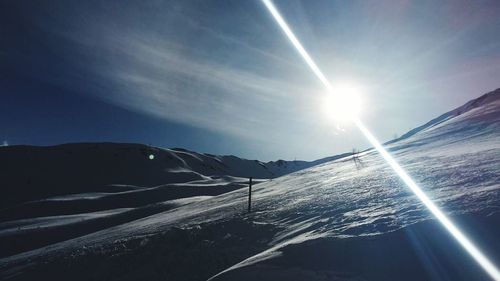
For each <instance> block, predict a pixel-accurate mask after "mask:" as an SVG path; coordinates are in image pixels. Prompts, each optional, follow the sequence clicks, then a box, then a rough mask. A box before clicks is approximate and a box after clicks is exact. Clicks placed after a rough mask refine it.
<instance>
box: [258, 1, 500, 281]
mask: <svg viewBox="0 0 500 281" xmlns="http://www.w3.org/2000/svg"><path fill="white" fill-rule="evenodd" d="M262 2H263V3H264V5H265V6H266V8H267V9H268V10H269V12H270V13H271V15H272V16H273V18H274V20H276V22H277V23H278V25H279V26H280V27H281V29H282V30H283V32H284V33H285V35H286V36H287V37H288V39H289V40H290V42H291V43H292V44H293V46H294V47H295V48H296V49H297V51H298V52H299V54H300V55H301V56H302V58H303V59H304V60H305V62H306V63H307V65H308V66H309V67H310V68H311V70H312V71H313V72H314V74H315V75H316V76H317V77H318V79H319V80H320V81H321V83H323V85H324V86H325V87H326V88H327V90H328V92H332V90H333V87H332V85H331V84H330V82H329V81H328V79H326V77H325V75H324V74H323V73H322V72H321V70H320V69H319V67H318V66H317V65H316V63H315V62H314V61H313V59H312V58H311V57H310V56H309V54H308V53H307V51H306V50H305V49H304V47H303V46H302V44H301V43H300V42H299V40H298V39H297V37H295V35H294V34H293V32H292V30H291V29H290V27H289V26H288V24H287V23H286V21H285V20H284V19H283V17H282V16H281V15H280V13H279V12H278V10H277V9H276V7H275V6H274V4H273V3H272V1H271V0H262ZM346 95H348V93H347V94H346ZM351 95H352V94H351ZM337 99H339V100H341V99H344V100H348V99H353V98H352V97H349V98H337ZM348 104H350V105H353V104H356V103H355V102H352V101H351V102H348ZM348 112H349V113H348V114H347V116H353V117H352V120H353V121H354V123H355V124H356V126H357V127H358V128H359V130H360V131H361V132H362V133H363V135H364V136H365V137H366V138H367V139H368V141H369V142H370V143H371V144H372V145H373V147H374V148H375V149H376V150H377V152H378V153H379V154H380V155H381V156H382V157H383V158H384V160H385V161H386V162H387V163H388V164H389V166H391V168H392V169H393V170H394V172H396V174H397V175H398V176H399V177H400V178H401V179H402V180H403V182H404V183H405V184H406V185H407V186H408V187H409V188H410V190H411V191H412V192H413V193H414V194H415V195H416V196H417V197H418V199H420V201H421V202H422V203H423V204H424V205H425V206H426V207H427V209H429V211H430V212H431V213H432V214H433V215H434V216H435V217H436V218H437V219H438V220H439V222H440V223H441V224H442V225H443V226H444V227H445V228H446V230H448V232H449V233H450V234H451V235H452V236H453V237H454V238H455V239H456V240H457V241H458V242H459V243H460V245H462V247H463V248H464V249H465V250H466V251H467V252H468V253H469V254H470V255H471V257H472V258H474V260H475V261H476V262H477V263H478V264H479V265H480V266H481V267H482V268H483V269H484V271H486V272H487V273H488V274H489V275H490V276H491V277H492V278H493V279H494V280H497V281H500V271H498V269H497V268H496V267H495V265H494V264H493V263H492V262H491V261H490V260H488V258H487V257H486V256H484V255H483V253H482V252H481V251H480V250H479V249H478V248H477V247H476V246H475V245H474V244H473V243H472V242H471V241H470V240H469V239H468V238H467V237H466V236H465V235H464V234H463V233H462V232H461V231H460V230H459V229H458V228H457V227H456V226H455V225H454V224H453V222H452V221H451V220H450V219H449V218H448V217H447V216H446V215H445V214H444V213H443V212H442V211H441V210H440V209H439V208H438V207H437V206H436V205H435V204H434V203H433V202H432V200H431V199H430V198H429V197H428V196H427V195H426V194H425V193H424V191H423V190H422V189H420V187H419V186H418V185H417V184H416V183H415V181H413V179H412V178H411V177H410V176H409V175H408V174H407V173H406V171H405V170H404V169H403V168H402V167H401V166H400V165H399V164H398V162H397V161H396V160H395V159H394V158H393V157H392V156H391V155H390V154H389V152H388V151H387V150H386V149H385V148H384V147H383V146H382V144H381V143H380V142H379V141H378V140H377V139H376V138H375V137H374V136H373V135H372V133H371V132H370V131H369V130H368V129H367V128H366V127H365V126H364V124H363V123H362V122H361V120H359V119H358V118H357V116H356V115H357V114H352V110H351V109H348ZM358 113H359V112H358Z"/></svg>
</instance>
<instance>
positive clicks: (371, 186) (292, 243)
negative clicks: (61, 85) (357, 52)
mask: <svg viewBox="0 0 500 281" xmlns="http://www.w3.org/2000/svg"><path fill="white" fill-rule="evenodd" d="M499 96H500V94H499V92H498V91H495V92H494V94H488V95H486V97H487V98H482V99H481V98H479V99H477V100H479V101H481V102H477V103H475V104H474V103H471V104H469V106H468V107H466V109H467V110H465V111H461V112H460V114H455V115H453V116H449V118H446V120H440V121H438V122H435V123H434V124H433V125H432V126H427V127H426V128H425V129H422V130H419V131H418V132H417V133H415V134H413V135H411V136H409V137H407V138H405V139H401V140H400V141H398V142H394V143H391V144H389V145H387V148H388V149H389V150H390V151H391V153H392V154H393V156H394V157H395V158H396V159H397V161H398V162H399V163H400V164H401V165H402V166H403V167H404V169H405V170H407V172H408V174H409V175H410V176H411V177H412V178H413V179H414V180H415V181H416V182H417V183H418V184H419V185H420V186H421V187H422V189H423V190H424V191H425V192H426V193H427V194H428V196H429V197H430V198H431V199H432V200H433V201H434V202H435V203H436V205H437V206H439V207H440V208H442V210H443V211H444V212H445V213H446V214H447V215H448V216H450V217H451V218H452V219H453V221H455V222H456V223H458V225H459V226H460V228H461V229H463V230H464V231H465V233H467V234H468V235H469V237H471V238H472V239H473V241H474V242H476V244H477V246H478V247H479V248H480V249H482V250H484V251H485V253H486V254H487V255H488V257H490V258H491V260H492V262H493V263H494V264H499V263H500V241H499V240H498V237H499V235H500V225H499V224H498V220H499V219H500V207H499V206H500V184H499V182H500V170H499V167H500V143H499V141H498V140H499V139H500V103H499V102H498V101H499ZM239 180H240V179H238V178H235V179H234V183H238V181H239ZM213 181H216V179H206V180H199V181H197V182H198V185H200V186H202V187H203V188H205V187H206V186H205V185H207V184H209V182H210V185H214V184H216V183H214V182H213ZM191 184H192V183H184V184H174V185H166V186H163V187H161V186H160V187H154V188H148V189H146V190H142V189H140V190H130V191H126V192H123V193H120V194H118V198H116V195H114V197H111V198H110V199H107V200H111V201H106V204H107V205H109V202H115V204H117V203H116V202H118V203H120V202H123V200H127V198H129V197H130V198H132V199H133V201H136V200H139V198H142V196H138V195H140V194H144V192H148V193H149V194H150V196H151V194H153V196H158V194H163V193H164V192H167V191H170V189H171V188H172V187H174V188H177V187H179V186H181V185H182V186H183V187H186V186H191ZM191 187H194V186H191ZM180 190H182V189H179V190H176V192H180ZM109 196H110V195H106V196H105V198H106V197H108V198H109ZM92 198H95V197H92ZM92 198H91V199H88V200H87V201H92V200H94V201H92V202H95V200H96V199H92ZM147 198H149V196H146V199H147ZM252 198H253V199H252V202H253V207H252V212H251V213H248V212H247V199H248V191H247V189H237V190H233V191H230V192H226V193H223V194H219V195H217V196H210V197H206V196H205V197H191V198H185V199H176V200H168V201H164V202H159V203H156V204H153V205H145V206H143V207H140V208H123V207H120V206H121V205H119V204H117V205H113V206H114V209H112V210H109V209H108V211H107V213H103V212H91V213H82V214H80V215H78V216H76V217H75V216H48V217H40V218H34V219H21V220H12V221H6V222H3V223H0V239H2V242H3V244H2V245H10V244H12V245H14V244H15V243H13V242H12V241H17V242H19V241H23V242H24V243H28V242H32V241H31V240H30V239H32V240H37V239H40V238H39V237H40V236H41V235H40V233H43V231H45V233H47V234H51V235H52V234H54V233H55V234H60V233H61V228H59V230H57V228H56V227H54V226H53V225H55V224H67V225H69V226H70V229H72V230H75V231H76V230H78V228H81V227H89V226H92V227H94V228H93V229H100V231H93V232H91V233H88V232H87V233H88V234H86V235H81V234H79V235H76V236H73V237H76V238H73V239H64V240H65V241H62V242H59V243H51V244H50V245H49V246H45V247H40V246H37V247H31V248H27V249H25V250H24V251H22V252H17V254H15V255H8V256H5V257H4V258H2V259H0V277H1V278H2V279H8V280H33V279H37V278H38V279H40V278H47V279H57V280H67V279H73V280H92V279H108V280H120V281H123V280H144V279H147V280H207V279H211V280H219V281H220V280H256V279H258V280H261V281H265V280H294V281H298V280H337V281H338V280H341V281H347V280H349V281H353V280H357V281H361V280H376V281H382V280H411V281H417V280H436V281H437V280H489V279H488V276H486V275H485V274H484V272H483V271H482V270H481V269H480V268H479V267H478V266H477V265H476V264H475V263H474V262H473V261H472V260H471V259H470V257H469V256H467V255H466V254H465V253H464V251H463V250H462V249H461V248H460V246H459V245H458V244H457V243H456V242H455V241H454V240H453V239H451V238H450V236H449V234H448V233H447V232H446V231H444V229H443V228H442V226H441V225H439V223H437V222H436V221H435V220H434V219H433V217H432V216H431V215H430V213H429V212H428V211H427V210H426V209H425V207H424V206H422V204H421V203H420V201H419V200H418V199H416V198H415V196H414V195H413V193H412V192H411V191H409V190H408V188H406V186H405V185H404V184H403V183H402V182H401V180H400V179H399V178H398V176H397V175H395V174H394V173H393V172H392V170H391V169H390V168H389V167H388V165H387V163H386V162H385V161H384V160H383V159H382V158H381V157H380V156H379V154H378V153H377V152H376V151H374V150H367V151H364V152H361V153H359V155H358V156H357V159H354V158H353V157H343V158H339V159H337V160H334V161H329V162H326V163H323V164H322V165H316V166H313V167H311V168H308V169H304V170H300V171H297V172H295V173H291V174H288V175H284V176H281V177H278V178H275V179H272V180H269V181H264V182H261V183H259V184H257V185H255V187H254V191H253V197H252ZM56 201H57V200H56ZM73 203H75V202H73ZM87 203H89V202H87ZM58 204H60V202H59V203H58ZM72 206H74V205H72ZM86 206H87V205H86ZM57 207H58V208H60V207H61V206H60V205H57ZM151 209H155V210H160V211H155V212H153V213H150V211H151ZM142 212H146V213H147V214H149V215H147V216H144V214H143V213H142ZM137 213H141V216H139V217H138V216H136V215H137ZM124 217H125V218H126V219H127V220H125V221H123V218H124ZM131 217H132V218H134V219H133V220H131V219H130V218H131ZM103 218H104V222H105V223H110V224H109V225H108V226H107V227H100V228H96V224H102V223H103V221H102V219H103ZM80 219H83V220H84V221H80ZM75 220H76V221H78V224H75V223H73V224H71V223H70V222H72V221H75ZM85 223H87V224H85ZM37 226H41V227H40V229H37ZM51 227H52V229H53V231H52V232H51V230H50V229H51ZM45 229H46V230H45ZM56 230H57V231H56ZM30 231H32V233H31V235H30ZM66 231H67V230H66ZM16 235H17V236H16ZM23 235H26V236H24V238H23ZM21 238H23V239H21ZM16 239H18V240H16ZM32 243H35V242H34V241H33V242H32ZM124 265H126V266H124ZM61 269H65V270H61Z"/></svg>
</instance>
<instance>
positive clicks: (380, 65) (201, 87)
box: [0, 0, 500, 161]
mask: <svg viewBox="0 0 500 281" xmlns="http://www.w3.org/2000/svg"><path fill="white" fill-rule="evenodd" d="M275 5H276V6H277V8H278V9H279V10H280V12H281V13H282V15H283V17H284V18H285V19H286V20H287V22H288V24H289V25H290V27H291V28H292V30H293V31H294V33H295V34H296V36H297V37H298V38H299V40H300V41H301V42H302V44H303V45H304V47H305V48H306V49H307V51H308V52H309V54H310V55H311V56H312V57H313V59H314V60H315V61H316V62H317V64H318V66H319V67H320V68H321V70H322V71H323V72H324V73H325V75H326V77H327V78H328V79H329V81H330V82H331V83H332V84H334V85H336V84H346V83H347V84H351V85H356V86H357V87H359V88H360V89H361V97H362V112H361V119H362V120H363V121H364V122H365V124H366V125H367V127H369V128H370V129H371V131H372V132H373V133H374V134H375V135H376V136H377V137H378V138H379V139H380V140H384V141H385V140H390V139H392V138H394V137H395V136H398V135H402V134H403V133H405V132H406V131H408V130H409V129H411V128H414V127H416V126H419V125H421V124H423V123H425V122H427V121H428V120H430V119H432V118H434V117H437V116H438V115H440V114H442V113H445V112H446V111H449V110H451V109H453V108H455V107H458V106H460V105H462V104H464V103H465V102H467V101H468V100H471V99H473V98H476V97H479V96H480V95H482V94H484V93H487V92H489V91H492V90H494V89H497V88H500V79H499V78H500V36H498V34H500V17H498V14H500V1H496V0H492V1H460V0H454V1H425V0H424V1H405V0H397V1H396V0H394V1H327V0H314V1H294V0H276V1H275ZM0 40H1V41H0V143H2V145H16V144H30V145H54V144H60V143H68V142H94V141H97V142H102V141H112V142H134V143H144V144H150V145H155V146H159V147H166V148H168V147H183V148H187V149H191V150H195V151H198V152H207V153H213V154H223V155H228V154H233V155H237V156H240V157H244V158H248V159H259V160H263V161H268V160H277V159H287V160H293V159H304V160H313V159H318V158H322V157H326V156H331V155H335V154H339V153H343V152H347V151H352V149H353V148H355V149H364V148H367V147H369V144H368V142H367V141H366V140H365V139H364V137H363V135H362V134H361V133H360V132H359V131H358V130H357V129H356V128H355V127H354V126H351V125H349V124H341V125H339V124H336V123H335V122H332V120H330V119H329V118H327V116H326V114H325V112H324V111H323V110H321V108H322V102H323V100H324V99H323V98H324V96H325V89H324V88H323V86H322V84H321V83H320V82H319V81H318V79H317V78H316V77H315V76H314V74H313V73H312V72H311V71H310V69H309V68H308V67H307V65H306V64H305V63H304V61H303V59H302V58H301V57H300V55H299V54H298V53H297V51H296V50H295V49H294V48H293V46H292V45H291V43H290V42H289V40H288V39H287V38H286V37H285V35H284V34H283V32H282V31H281V30H280V29H279V27H278V26H277V25H276V23H275V22H274V20H273V19H272V17H271V16H270V14H269V12H268V11H267V10H266V8H265V7H264V5H263V4H262V3H261V2H260V1H259V0H241V1H234V0H227V1H222V0H193V1H187V0H182V1H161V0H145V1H128V0H123V1H95V0H89V1H73V0H64V1H62V0H54V1H34V0H33V1H28V0H21V1H2V2H1V3H0Z"/></svg>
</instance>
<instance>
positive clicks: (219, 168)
mask: <svg viewBox="0 0 500 281" xmlns="http://www.w3.org/2000/svg"><path fill="white" fill-rule="evenodd" d="M150 156H151V157H152V158H153V159H150ZM331 159H334V158H331V157H330V158H325V159H321V160H316V161H314V162H306V161H283V160H280V161H277V162H268V163H264V162H260V161H257V160H246V159H242V158H238V157H235V156H216V155H210V154H203V153H196V152H192V151H188V150H185V149H179V148H177V149H162V148H157V147H150V146H146V145H140V144H117V143H79V144H64V145H58V146H52V147H35V146H7V147H0V186H1V191H2V192H3V193H5V194H9V196H2V197H1V199H0V205H1V206H2V207H7V206H12V205H15V204H18V203H22V202H26V201H31V200H37V199H43V198H47V197H51V196H60V195H67V194H75V193H89V192H117V191H128V190H133V189H137V188H143V187H153V186H158V185H162V184H170V183H183V182H189V181H195V180H206V179H208V178H209V177H210V176H235V177H244V178H247V177H254V178H260V179H267V178H274V177H277V176H281V175H284V174H287V173H291V172H295V171H298V170H301V169H304V168H307V167H311V166H313V165H317V164H320V163H323V162H326V161H329V160H331Z"/></svg>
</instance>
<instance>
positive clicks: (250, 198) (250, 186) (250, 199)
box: [248, 177, 252, 213]
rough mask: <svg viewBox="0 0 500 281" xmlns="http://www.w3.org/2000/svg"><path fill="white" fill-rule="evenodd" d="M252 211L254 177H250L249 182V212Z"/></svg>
mask: <svg viewBox="0 0 500 281" xmlns="http://www.w3.org/2000/svg"><path fill="white" fill-rule="evenodd" d="M251 211H252V177H250V181H249V182H248V212H249V213H250V212H251Z"/></svg>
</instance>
